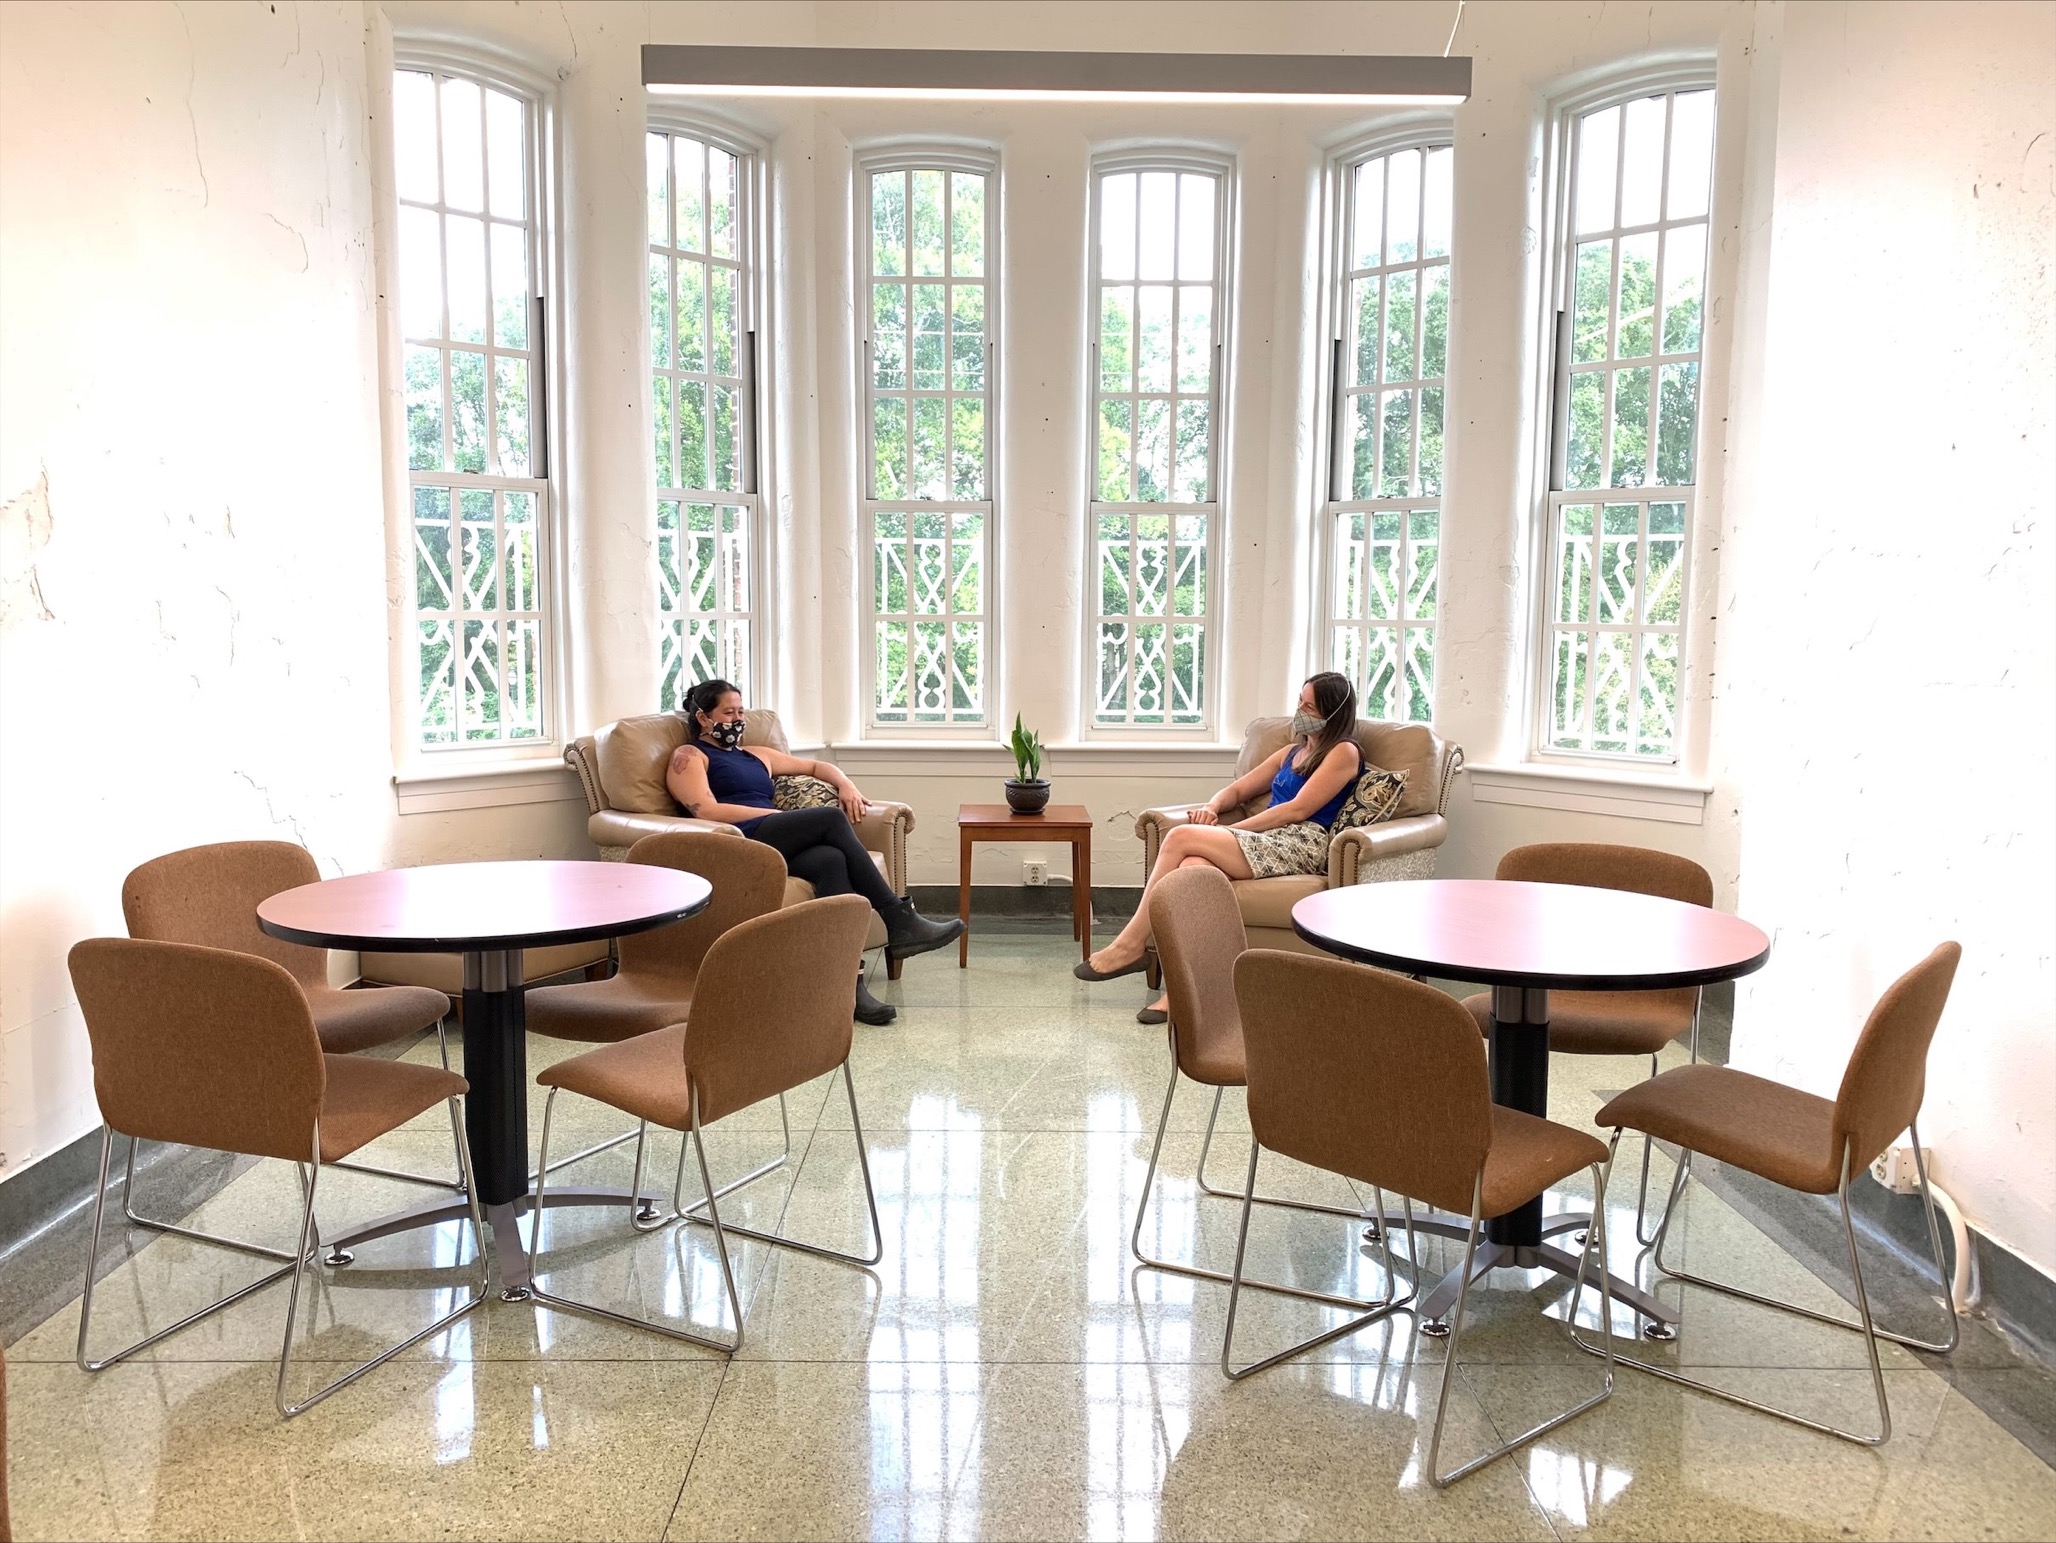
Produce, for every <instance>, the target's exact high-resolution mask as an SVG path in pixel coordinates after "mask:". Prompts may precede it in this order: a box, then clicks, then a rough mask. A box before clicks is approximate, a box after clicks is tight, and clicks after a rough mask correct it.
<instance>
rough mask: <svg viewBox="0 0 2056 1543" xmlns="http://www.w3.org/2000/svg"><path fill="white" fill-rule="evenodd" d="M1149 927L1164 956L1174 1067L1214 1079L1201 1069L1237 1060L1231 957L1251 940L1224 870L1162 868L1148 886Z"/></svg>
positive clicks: (1238, 1019) (1160, 955)
mask: <svg viewBox="0 0 2056 1543" xmlns="http://www.w3.org/2000/svg"><path fill="white" fill-rule="evenodd" d="M1149 930H1150V932H1151V933H1152V934H1153V935H1154V936H1155V938H1156V946H1157V957H1158V958H1159V959H1160V960H1162V961H1163V966H1164V989H1165V991H1166V992H1167V993H1168V994H1169V997H1170V1003H1169V1006H1170V1013H1171V1043H1172V1047H1173V1050H1174V1053H1175V1054H1176V1055H1177V1057H1178V1069H1179V1070H1180V1071H1182V1072H1183V1073H1185V1075H1186V1076H1188V1077H1196V1078H1198V1079H1199V1080H1200V1081H1203V1082H1209V1083H1218V1082H1219V1081H1220V1078H1219V1076H1218V1075H1206V1074H1203V1072H1202V1070H1201V1069H1202V1068H1203V1067H1212V1068H1216V1069H1218V1068H1221V1067H1222V1066H1223V1065H1224V1064H1239V1063H1240V1062H1241V1060H1242V1015H1241V1013H1240V1012H1239V1011H1238V1009H1237V1008H1236V1005H1235V961H1236V960H1237V959H1239V958H1241V957H1242V953H1243V951H1244V950H1245V949H1247V948H1248V947H1249V937H1248V934H1246V933H1245V932H1244V931H1243V928H1242V908H1241V906H1239V905H1238V904H1236V901H1235V891H1234V889H1233V887H1232V886H1231V885H1230V883H1229V879H1228V875H1227V874H1225V873H1223V872H1221V870H1220V869H1218V868H1213V867H1207V868H1179V869H1177V870H1175V871H1174V872H1171V873H1167V874H1165V875H1164V876H1163V877H1162V878H1161V879H1158V880H1157V882H1156V887H1155V888H1153V889H1152V890H1150V892H1149ZM1232 1085H1233V1084H1232V1083H1231V1084H1230V1086H1232Z"/></svg>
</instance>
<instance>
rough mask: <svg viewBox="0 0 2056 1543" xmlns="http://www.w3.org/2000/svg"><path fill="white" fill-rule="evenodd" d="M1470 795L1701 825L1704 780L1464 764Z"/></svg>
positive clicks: (1706, 792) (1706, 790) (1708, 787)
mask: <svg viewBox="0 0 2056 1543" xmlns="http://www.w3.org/2000/svg"><path fill="white" fill-rule="evenodd" d="M1464 775H1465V776H1466V777H1467V778H1469V779H1470V784H1471V797H1472V798H1473V799H1474V800H1475V801H1477V802H1478V803H1481V804H1521V805H1525V806H1527V807H1529V808H1533V809H1568V810H1572V811H1574V812H1577V813H1580V814H1605V815H1612V816H1613V817H1614V818H1616V819H1625V820H1657V821H1661V822H1664V823H1666V824H1671V825H1703V824H1704V823H1705V822H1706V800H1707V798H1708V797H1709V796H1710V795H1711V794H1712V792H1713V784H1712V783H1710V782H1694V781H1692V780H1691V779H1689V778H1685V777H1675V776H1662V775H1659V774H1654V773H1649V772H1633V771H1615V770H1612V769H1610V768H1601V767H1588V766H1543V765H1538V764H1535V763H1533V762H1529V763H1527V764H1524V765H1518V766H1482V765H1478V764H1476V763H1472V764H1470V765H1467V766H1465V767H1464Z"/></svg>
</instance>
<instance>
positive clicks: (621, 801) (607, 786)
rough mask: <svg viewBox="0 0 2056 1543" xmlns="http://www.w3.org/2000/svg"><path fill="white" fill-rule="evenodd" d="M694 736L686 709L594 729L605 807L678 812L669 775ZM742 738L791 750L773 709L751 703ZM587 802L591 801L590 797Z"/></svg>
mask: <svg viewBox="0 0 2056 1543" xmlns="http://www.w3.org/2000/svg"><path fill="white" fill-rule="evenodd" d="M692 737H693V730H692V726H691V724H690V723H689V722H688V721H687V715H686V714H685V712H684V711H683V710H680V711H677V712H668V713H644V714H642V715H641V716H640V717H635V718H617V719H615V720H614V721H613V722H612V723H610V724H607V725H605V726H604V727H603V728H601V729H599V730H598V731H597V732H595V733H594V735H593V737H592V746H593V749H592V760H593V765H594V769H595V771H596V773H597V775H598V777H599V783H600V789H599V790H600V793H601V795H602V796H603V797H604V798H605V799H606V807H607V808H609V809H618V810H620V811H621V812H622V813H624V814H670V815H675V814H677V813H678V812H679V810H678V800H676V799H675V798H673V797H672V796H671V789H670V788H669V786H668V785H667V784H666V782H665V780H664V779H665V775H666V773H668V772H669V771H670V770H671V756H672V753H673V752H674V751H676V750H677V749H678V747H679V746H680V745H682V744H685V743H686V742H687V741H689V740H690V739H691V738H692ZM742 742H743V743H744V744H745V745H759V746H763V747H766V748H768V749H772V750H780V751H789V750H790V749H791V747H790V745H789V744H788V743H787V741H786V737H785V725H784V724H783V723H782V722H780V721H779V717H778V714H777V713H775V712H773V711H772V710H771V709H770V708H768V707H752V708H750V709H748V710H747V711H746V712H744V713H743V715H742ZM587 801H588V803H590V801H591V798H590V795H588V798H587ZM592 812H593V813H594V814H598V813H599V812H600V811H599V810H598V809H594V810H593V811H592Z"/></svg>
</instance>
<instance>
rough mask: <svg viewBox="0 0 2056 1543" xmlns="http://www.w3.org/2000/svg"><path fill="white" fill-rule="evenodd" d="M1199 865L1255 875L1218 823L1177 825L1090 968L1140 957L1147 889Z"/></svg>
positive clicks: (1145, 937) (1145, 938) (1146, 928)
mask: <svg viewBox="0 0 2056 1543" xmlns="http://www.w3.org/2000/svg"><path fill="white" fill-rule="evenodd" d="M1199 866H1205V867H1210V868H1218V869H1220V870H1221V872H1223V873H1225V874H1227V875H1228V877H1229V878H1231V879H1247V878H1254V877H1255V875H1254V874H1253V873H1251V872H1250V868H1249V859H1248V858H1246V857H1244V856H1243V855H1242V844H1241V843H1240V842H1238V841H1237V840H1236V839H1235V833H1234V832H1233V831H1230V830H1223V829H1222V828H1221V827H1220V826H1218V825H1180V826H1178V827H1177V828H1175V829H1174V830H1173V831H1172V832H1171V833H1170V835H1168V836H1166V837H1165V838H1164V844H1163V846H1162V847H1161V848H1160V849H1159V850H1158V852H1157V860H1156V867H1155V868H1153V869H1151V870H1150V875H1149V880H1148V882H1147V883H1145V884H1144V885H1143V886H1142V900H1141V903H1140V904H1138V905H1137V906H1136V907H1135V914H1134V915H1133V916H1132V917H1130V918H1129V919H1128V925H1127V926H1125V927H1123V928H1122V929H1121V931H1120V933H1119V935H1118V936H1116V937H1115V939H1114V941H1113V942H1111V943H1109V944H1107V946H1106V947H1105V948H1102V949H1101V950H1100V951H1099V952H1098V953H1096V954H1094V955H1093V956H1092V967H1093V968H1094V969H1095V970H1101V971H1105V970H1118V969H1120V968H1121V967H1122V966H1123V965H1127V964H1133V963H1134V962H1135V961H1136V960H1137V959H1140V958H1141V957H1142V950H1143V946H1144V945H1145V944H1147V943H1148V942H1149V892H1150V891H1151V890H1152V889H1155V888H1156V881H1157V880H1158V879H1159V878H1161V877H1163V875H1165V874H1167V873H1169V872H1171V871H1172V870H1174V869H1177V868H1184V867H1199Z"/></svg>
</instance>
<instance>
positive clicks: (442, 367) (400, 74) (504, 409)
mask: <svg viewBox="0 0 2056 1543" xmlns="http://www.w3.org/2000/svg"><path fill="white" fill-rule="evenodd" d="M393 108H394V112H393V149H394V162H395V170H396V174H397V190H398V195H399V260H400V281H399V309H400V318H401V323H400V324H401V333H402V336H403V339H404V341H403V345H402V355H401V369H402V372H403V376H404V380H405V391H406V421H407V437H406V455H407V480H408V484H409V488H410V495H411V505H412V526H413V538H414V539H413V585H412V589H413V599H414V605H413V616H412V626H411V632H410V637H409V642H408V648H407V650H406V652H407V656H408V657H409V658H410V659H411V664H412V668H411V669H410V672H409V674H410V679H409V686H410V692H411V695H412V699H413V704H414V724H415V733H416V742H417V744H419V745H420V746H421V747H423V748H430V749H432V748H438V747H448V746H457V745H467V744H481V743H485V744H518V743H520V742H523V741H542V740H547V739H548V738H549V737H550V735H551V732H552V729H551V723H550V702H549V682H550V667H549V651H550V643H551V636H550V634H551V623H552V618H551V615H550V601H549V595H550V585H549V581H548V572H549V565H550V561H551V553H550V531H551V525H552V517H551V508H550V503H551V496H550V482H549V477H550V472H551V469H552V468H551V466H550V457H549V450H548V443H547V440H548V435H547V427H546V423H547V417H546V414H545V413H544V411H543V410H542V397H543V390H544V382H545V380H546V373H545V363H544V353H543V344H544V338H545V309H544V299H543V297H544V293H545V286H544V284H543V282H542V276H543V275H544V274H545V273H546V272H547V271H548V270H547V267H546V265H545V262H544V250H545V248H544V243H543V239H542V230H543V218H542V216H543V209H544V208H545V206H546V203H547V200H546V198H545V197H544V190H543V184H542V178H543V167H544V164H545V159H544V156H543V153H542V136H543V128H542V104H541V101H540V98H539V97H538V96H537V95H536V94H534V93H533V92H530V91H528V90H526V89H525V88H523V87H521V86H519V85H517V84H515V83H513V82H511V81H507V80H503V79H500V78H498V77H496V76H494V75H491V74H487V73H484V72H479V71H473V70H469V69H460V68H454V67H445V66H444V65H442V64H428V63H422V64H415V63H410V62H404V61H403V62H402V63H401V64H400V66H399V68H398V69H397V70H396V72H395V74H394V79H393Z"/></svg>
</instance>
